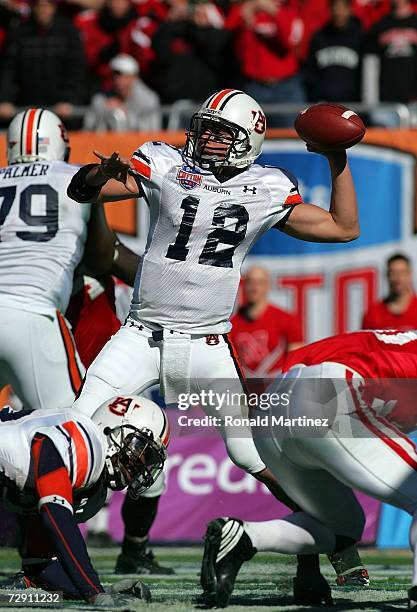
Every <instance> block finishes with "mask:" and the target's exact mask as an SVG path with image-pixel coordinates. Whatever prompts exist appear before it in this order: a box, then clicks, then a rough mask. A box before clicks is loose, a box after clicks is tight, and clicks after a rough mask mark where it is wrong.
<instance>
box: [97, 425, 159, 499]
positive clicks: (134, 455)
mask: <svg viewBox="0 0 417 612" xmlns="http://www.w3.org/2000/svg"><path fill="white" fill-rule="evenodd" d="M104 434H105V435H106V436H107V439H108V441H109V450H108V453H107V457H106V480H107V486H108V487H109V488H110V489H112V490H113V491H121V490H122V489H125V488H126V487H128V493H129V495H130V496H131V497H133V498H134V499H136V498H137V497H139V495H140V494H141V493H143V492H144V491H145V490H146V489H148V488H149V487H150V486H151V485H152V484H153V483H154V482H155V480H156V479H157V478H158V476H159V474H160V473H161V471H162V468H163V466H164V462H165V459H166V451H165V448H164V446H163V445H162V444H161V442H159V441H155V440H154V439H153V433H152V432H151V431H150V430H148V429H143V430H139V429H137V428H136V427H133V426H132V425H123V426H122V427H120V428H116V429H109V428H106V429H105V430H104Z"/></svg>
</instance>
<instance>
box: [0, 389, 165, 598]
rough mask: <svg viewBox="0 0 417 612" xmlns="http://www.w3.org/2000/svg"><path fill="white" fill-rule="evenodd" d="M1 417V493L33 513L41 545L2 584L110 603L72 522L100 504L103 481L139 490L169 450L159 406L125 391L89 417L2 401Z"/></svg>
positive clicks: (140, 589)
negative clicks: (27, 408) (11, 406)
mask: <svg viewBox="0 0 417 612" xmlns="http://www.w3.org/2000/svg"><path fill="white" fill-rule="evenodd" d="M0 421H1V422H0V440H1V443H0V490H1V493H2V497H3V498H4V499H6V500H7V502H6V503H8V504H9V505H11V506H13V508H14V509H17V510H19V511H20V512H24V513H26V514H27V513H31V514H32V515H33V514H34V515H35V516H34V520H32V521H31V529H32V530H34V529H36V530H39V532H40V535H41V536H42V537H41V540H43V545H44V550H42V551H41V550H40V548H39V547H38V549H37V550H32V551H31V552H32V562H30V560H28V562H27V564H26V565H25V566H24V567H23V572H22V573H21V574H18V575H16V576H14V577H12V578H10V579H9V580H7V581H5V582H4V583H2V585H1V588H3V589H5V588H7V589H24V588H42V589H45V590H49V591H51V590H52V591H62V592H63V594H64V597H67V598H72V599H84V600H85V601H86V602H89V603H93V604H94V605H111V604H112V603H114V598H113V597H112V596H111V595H108V594H106V593H104V589H103V586H102V585H101V583H100V580H99V577H98V575H97V573H96V571H95V569H94V567H93V566H92V563H91V561H90V558H89V556H88V552H87V548H86V545H85V543H84V540H83V538H82V535H81V532H80V530H79V528H78V525H77V523H78V522H81V521H83V520H87V519H88V518H91V516H94V514H96V512H98V510H99V509H100V508H101V506H102V505H103V504H104V502H105V499H106V492H107V488H110V489H112V490H122V489H124V488H126V487H128V492H129V494H131V495H133V496H138V495H139V494H140V493H141V492H142V491H144V490H145V489H147V488H148V487H150V486H151V485H152V484H153V482H154V481H155V479H156V478H157V477H158V475H159V474H160V473H161V471H162V467H163V464H164V461H165V458H166V446H167V444H168V438H169V428H168V421H167V418H166V416H165V414H164V412H163V411H162V410H161V409H160V408H159V406H157V405H156V404H154V403H153V402H151V401H150V400H147V399H145V398H142V397H135V396H123V397H117V398H113V399H111V400H109V401H107V402H106V403H104V404H103V405H102V406H100V408H98V409H97V410H96V412H95V413H94V414H93V416H92V419H90V418H88V417H85V416H84V415H82V414H79V413H76V412H74V410H69V409H61V410H56V411H54V410H51V409H48V410H36V411H21V412H13V411H12V410H11V409H8V408H7V409H4V410H2V411H1V412H0ZM36 519H37V521H36ZM36 523H37V524H36ZM45 543H47V546H46V550H45ZM48 544H50V546H48ZM48 548H49V550H47V549H48ZM134 594H135V595H137V596H138V595H139V596H140V595H142V596H144V597H145V598H148V594H149V591H148V590H147V588H146V587H145V586H144V585H136V587H135V593H134ZM114 597H116V596H114Z"/></svg>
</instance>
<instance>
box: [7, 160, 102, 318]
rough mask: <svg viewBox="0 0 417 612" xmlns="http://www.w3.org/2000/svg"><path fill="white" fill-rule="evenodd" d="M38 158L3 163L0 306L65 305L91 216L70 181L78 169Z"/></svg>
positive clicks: (45, 308)
mask: <svg viewBox="0 0 417 612" xmlns="http://www.w3.org/2000/svg"><path fill="white" fill-rule="evenodd" d="M77 169H78V168H77V167H76V166H72V165H70V164H67V163H65V162H60V161H54V162H48V161H40V162H36V163H28V164H14V165H13V166H8V167H6V168H0V306H1V305H6V306H8V307H10V306H11V307H14V308H21V309H23V310H29V311H31V312H40V313H49V312H51V310H53V311H55V310H56V309H59V310H61V311H63V312H64V311H65V310H66V308H67V305H68V302H69V299H70V296H71V289H72V281H73V274H74V269H75V267H76V266H77V265H78V263H79V262H80V259H81V257H82V254H83V250H84V243H85V240H86V235H87V222H88V219H89V216H90V205H89V204H77V203H76V202H74V200H71V199H70V198H68V196H67V187H68V185H69V182H70V181H71V178H72V177H73V175H74V174H75V173H76V171H77Z"/></svg>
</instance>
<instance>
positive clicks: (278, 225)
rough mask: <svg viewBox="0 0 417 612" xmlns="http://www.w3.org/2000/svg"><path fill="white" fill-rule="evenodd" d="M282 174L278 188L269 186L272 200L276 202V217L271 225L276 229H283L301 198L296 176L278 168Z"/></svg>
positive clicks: (301, 200) (300, 202)
mask: <svg viewBox="0 0 417 612" xmlns="http://www.w3.org/2000/svg"><path fill="white" fill-rule="evenodd" d="M279 171H280V173H281V174H282V175H284V182H283V183H282V186H281V185H280V188H279V187H278V186H276V187H275V186H274V188H270V190H271V196H272V199H273V202H276V204H277V210H276V219H275V221H274V223H273V227H274V228H275V229H278V230H283V229H284V227H285V225H286V223H287V221H288V219H289V218H290V216H291V213H292V211H293V210H294V208H295V207H296V206H298V204H302V202H303V198H302V197H301V194H300V192H299V188H298V181H297V179H296V177H295V176H294V175H293V174H291V173H290V172H288V171H287V170H283V169H282V168H280V169H279Z"/></svg>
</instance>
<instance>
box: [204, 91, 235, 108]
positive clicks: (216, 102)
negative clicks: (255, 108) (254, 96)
mask: <svg viewBox="0 0 417 612" xmlns="http://www.w3.org/2000/svg"><path fill="white" fill-rule="evenodd" d="M232 91H236V90H235V89H223V90H222V91H221V92H220V93H218V94H217V96H216V97H215V98H214V100H213V102H212V103H211V104H210V108H211V109H215V108H217V107H218V106H219V104H220V102H221V101H222V100H223V98H225V97H226V96H227V94H229V93H231V92H232Z"/></svg>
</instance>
